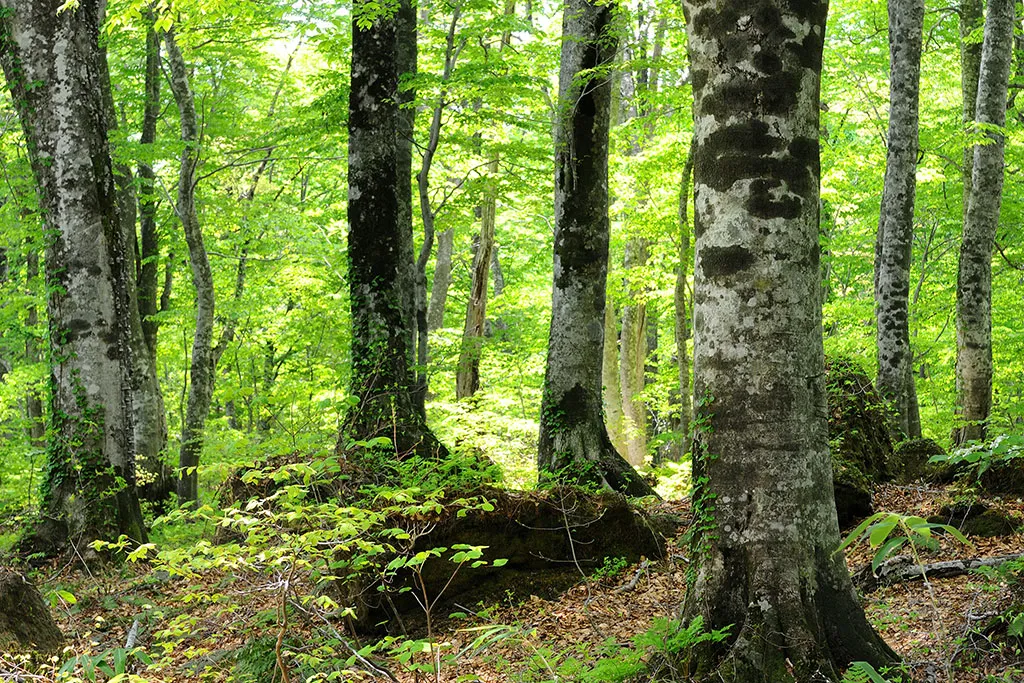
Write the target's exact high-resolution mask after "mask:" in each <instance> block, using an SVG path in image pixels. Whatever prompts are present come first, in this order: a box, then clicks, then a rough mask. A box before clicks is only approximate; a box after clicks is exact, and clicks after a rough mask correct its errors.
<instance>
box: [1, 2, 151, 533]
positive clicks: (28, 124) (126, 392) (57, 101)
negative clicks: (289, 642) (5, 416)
mask: <svg viewBox="0 0 1024 683" xmlns="http://www.w3.org/2000/svg"><path fill="white" fill-rule="evenodd" d="M104 7H105V3H103V2H99V1H98V0H83V1H82V2H81V3H80V4H79V6H78V8H77V9H76V10H75V11H66V12H59V13H58V12H57V11H56V7H55V6H54V4H53V3H52V2H47V1H45V0H33V1H32V2H23V1H19V2H14V1H13V0H3V2H0V35H2V42H0V61H2V65H3V70H4V76H5V78H6V80H7V86H8V88H9V89H10V91H11V94H12V96H13V98H14V102H15V106H16V107H17V109H18V115H19V118H20V119H21V124H22V128H23V130H24V133H25V137H26V139H27V140H28V148H29V154H30V158H31V161H32V170H33V173H34V175H35V178H36V183H37V185H38V190H39V196H40V206H41V208H42V209H43V213H44V221H45V230H46V237H47V239H46V251H45V276H46V283H47V287H46V289H47V292H48V296H47V312H48V317H49V332H50V334H49V336H50V411H49V414H50V429H49V437H50V438H49V441H48V443H47V449H48V466H47V480H46V485H45V496H44V510H43V515H44V517H43V520H42V521H41V523H40V524H39V525H38V526H37V527H36V529H35V530H34V532H33V533H32V534H31V535H30V536H29V537H28V538H27V539H26V540H27V543H26V545H25V547H26V549H28V550H32V551H42V552H58V551H60V550H62V549H63V548H64V547H65V546H66V544H67V543H68V542H69V541H73V542H74V543H75V544H76V546H77V547H84V546H83V543H88V542H89V541H91V540H94V539H97V538H112V537H114V538H116V537H117V535H118V534H126V535H128V536H129V537H131V538H132V539H134V540H136V541H143V540H145V538H146V531H145V527H144V525H143V521H142V514H141V511H140V508H139V502H138V498H137V495H136V491H135V461H134V453H135V436H134V426H133V403H132V372H133V367H134V366H133V362H134V361H133V355H132V354H133V349H132V320H133V319H132V315H133V312H134V315H135V318H134V320H135V322H136V323H137V322H138V314H137V308H136V306H137V304H136V302H135V300H134V289H135V277H134V272H133V270H132V267H131V265H132V263H133V260H132V257H131V254H130V250H131V248H132V247H131V245H130V243H129V242H128V241H127V240H126V239H125V237H126V235H125V234H124V231H123V227H124V220H123V216H122V213H121V206H120V205H119V202H118V198H117V188H116V186H115V183H114V168H113V163H112V161H111V155H110V147H109V141H108V131H109V130H110V128H111V127H112V126H113V122H112V121H111V120H110V114H111V112H110V109H109V107H108V106H107V102H106V101H105V100H104V94H105V93H108V92H109V89H110V82H109V81H110V75H109V73H108V71H107V66H106V56H105V54H104V51H103V49H102V47H101V46H100V40H99V38H100V36H99V32H100V26H101V25H102V23H103V11H104Z"/></svg>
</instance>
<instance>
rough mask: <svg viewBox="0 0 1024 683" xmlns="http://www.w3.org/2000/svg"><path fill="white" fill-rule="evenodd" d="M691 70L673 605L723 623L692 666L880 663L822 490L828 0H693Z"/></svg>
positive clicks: (885, 653) (827, 463) (815, 669)
mask: <svg viewBox="0 0 1024 683" xmlns="http://www.w3.org/2000/svg"><path fill="white" fill-rule="evenodd" d="M684 7H685V9H686V12H687V26H688V29H689V43H688V45H689V53H690V63H691V66H692V69H693V84H694V98H695V102H694V137H695V148H694V193H695V223H694V235H695V238H696V261H695V290H694V317H693V319H694V371H695V382H694V392H695V400H696V406H697V407H696V418H695V423H696V424H697V425H698V427H697V429H696V433H695V437H694V446H693V447H694V481H695V482H696V484H697V485H696V487H695V491H694V520H695V521H694V534H693V546H692V552H693V570H692V571H693V573H692V575H691V588H690V590H689V591H688V592H687V596H686V604H685V608H684V614H685V616H686V617H687V618H689V619H692V618H694V617H697V616H701V617H703V619H704V625H705V628H709V629H718V628H724V627H726V626H729V627H730V637H729V638H728V639H727V640H726V641H724V642H723V643H721V644H719V645H714V646H707V647H706V648H702V649H700V650H699V651H698V652H697V653H695V657H694V660H693V668H691V671H693V670H694V669H695V670H696V671H695V673H696V676H695V678H697V679H699V680H710V679H712V678H714V679H715V680H718V679H719V677H720V678H721V679H722V680H728V681H734V680H735V681H743V682H744V683H750V682H760V681H763V682H765V683H780V682H782V681H800V682H803V681H812V680H838V678H839V673H840V671H841V670H842V669H843V668H844V667H845V666H846V665H847V664H849V662H851V661H853V660H865V661H868V662H870V663H872V664H874V665H876V666H877V665H883V664H889V663H891V662H893V661H894V660H895V659H896V656H895V654H894V653H893V652H892V650H891V649H889V648H888V647H887V646H886V645H885V643H884V642H882V641H881V639H879V637H878V636H877V635H876V634H875V633H874V631H873V630H872V628H871V626H870V625H869V624H868V622H867V620H866V619H865V616H864V611H863V609H862V608H861V606H860V603H859V602H858V600H857V597H856V595H855V594H854V591H853V586H852V584H851V582H850V577H849V574H848V572H847V570H846V564H845V562H844V558H843V555H842V553H839V552H836V548H837V546H838V543H839V525H838V522H837V519H836V510H835V503H834V500H833V494H832V486H831V481H832V467H831V459H830V456H829V450H828V437H827V434H826V429H827V425H826V418H827V407H826V405H825V401H826V397H825V388H824V369H823V368H824V352H823V348H822V330H821V281H820V273H819V263H818V259H819V246H818V229H819V226H818V221H819V195H818V182H819V177H820V163H819V154H818V98H819V87H820V75H821V56H822V44H823V40H824V34H825V17H826V15H827V10H828V5H827V3H825V2H809V3H800V4H790V3H783V2H778V1H776V0H758V1H757V2H753V3H746V4H744V5H743V6H742V7H740V6H738V5H736V4H735V3H732V2H729V1H728V0H712V1H710V2H693V1H688V2H686V4H685V5H684Z"/></svg>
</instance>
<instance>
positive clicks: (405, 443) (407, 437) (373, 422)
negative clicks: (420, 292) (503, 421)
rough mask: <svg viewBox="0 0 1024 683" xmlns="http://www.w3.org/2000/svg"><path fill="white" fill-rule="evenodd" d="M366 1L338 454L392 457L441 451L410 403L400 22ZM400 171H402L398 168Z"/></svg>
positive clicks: (352, 149)
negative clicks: (367, 444)
mask: <svg viewBox="0 0 1024 683" xmlns="http://www.w3.org/2000/svg"><path fill="white" fill-rule="evenodd" d="M371 5H373V3H371V2H370V0H360V1H359V2H357V3H356V6H355V11H354V13H353V15H354V18H353V21H352V67H351V95H350V97H349V113H348V134H349V143H348V224H349V231H348V259H349V297H350V302H351V307H352V377H351V391H352V394H353V396H355V397H356V398H357V399H358V401H359V402H358V404H356V405H355V406H353V407H352V409H351V410H350V411H349V413H348V415H347V416H346V418H345V424H344V425H343V427H342V434H341V438H340V439H339V442H338V447H339V448H345V447H346V445H347V443H348V440H349V439H350V438H357V439H369V438H373V437H379V436H383V437H387V438H389V439H392V440H393V441H394V448H395V452H396V454H398V455H405V454H408V453H412V452H416V453H419V454H421V455H426V456H443V455H446V454H447V451H446V450H445V448H444V446H442V445H441V443H440V442H439V441H438V440H437V439H436V438H435V437H434V435H433V433H432V432H431V431H430V429H429V428H428V427H427V425H426V420H425V418H424V416H423V413H422V411H421V409H420V407H419V405H420V404H419V402H418V401H417V397H416V388H417V382H416V377H415V375H414V373H413V371H412V368H411V361H412V359H413V358H414V354H413V348H414V347H413V339H414V334H413V331H414V328H415V325H414V320H413V316H414V302H413V300H412V298H411V294H412V287H413V284H414V282H415V278H414V264H413V252H412V236H411V234H406V232H407V231H411V229H412V228H411V224H410V223H409V221H408V220H407V219H406V218H407V217H405V210H406V209H405V208H404V207H406V206H408V202H409V201H410V199H409V198H408V197H407V195H409V194H410V193H411V191H412V185H411V178H410V176H409V174H407V173H406V172H405V171H404V170H402V171H401V172H400V171H399V165H400V163H401V164H405V163H406V162H407V159H406V157H405V155H404V154H402V153H400V151H399V142H398V137H399V126H400V114H399V108H398V99H397V97H396V94H397V93H398V77H399V60H400V54H399V44H398V41H399V35H400V34H399V27H398V23H399V20H398V18H397V17H396V16H394V15H390V16H389V15H387V14H380V13H379V12H378V11H377V10H376V9H375V8H374V7H373V6H371ZM403 168H404V166H403Z"/></svg>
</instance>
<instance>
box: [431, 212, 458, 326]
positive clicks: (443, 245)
mask: <svg viewBox="0 0 1024 683" xmlns="http://www.w3.org/2000/svg"><path fill="white" fill-rule="evenodd" d="M454 250H455V230H454V229H453V228H448V229H447V230H445V231H444V232H442V233H441V234H440V235H438V236H437V257H436V258H435V259H434V281H433V283H432V284H431V287H430V308H428V309H427V329H428V330H431V331H433V330H439V329H441V328H442V327H444V307H445V304H446V303H447V301H448V288H449V287H450V286H451V284H452V253H453V252H454Z"/></svg>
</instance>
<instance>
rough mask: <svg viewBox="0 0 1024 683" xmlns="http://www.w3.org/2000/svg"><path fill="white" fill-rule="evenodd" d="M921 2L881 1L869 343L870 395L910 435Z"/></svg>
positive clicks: (918, 0) (921, 0) (902, 432)
mask: <svg viewBox="0 0 1024 683" xmlns="http://www.w3.org/2000/svg"><path fill="white" fill-rule="evenodd" d="M923 29H924V0H889V60H890V69H889V70H890V77H889V135H888V137H887V139H886V145H887V153H886V162H885V184H884V188H883V190H882V208H881V213H880V216H879V220H878V233H877V235H876V237H875V323H876V335H875V341H876V346H877V348H878V378H877V381H876V386H877V387H878V393H879V394H881V396H882V399H883V400H885V401H886V402H887V403H888V404H889V405H890V407H891V409H892V411H893V419H894V420H893V421H894V426H895V430H894V431H896V432H897V434H905V435H908V436H909V435H910V412H911V405H912V404H914V403H916V399H915V398H913V397H912V396H911V394H912V393H913V387H914V380H913V377H912V374H911V373H912V372H913V352H912V351H911V348H910V326H909V318H910V259H911V253H912V248H913V242H914V196H915V191H916V187H917V178H916V173H917V149H918V135H917V129H918V99H919V93H920V89H921V40H922V31H923Z"/></svg>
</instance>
